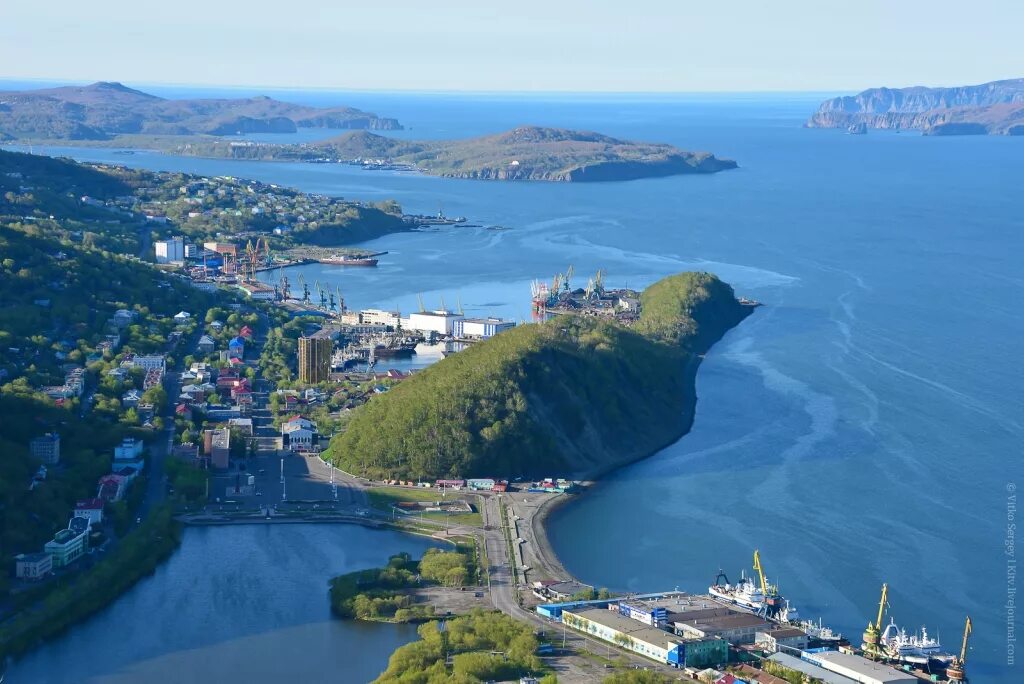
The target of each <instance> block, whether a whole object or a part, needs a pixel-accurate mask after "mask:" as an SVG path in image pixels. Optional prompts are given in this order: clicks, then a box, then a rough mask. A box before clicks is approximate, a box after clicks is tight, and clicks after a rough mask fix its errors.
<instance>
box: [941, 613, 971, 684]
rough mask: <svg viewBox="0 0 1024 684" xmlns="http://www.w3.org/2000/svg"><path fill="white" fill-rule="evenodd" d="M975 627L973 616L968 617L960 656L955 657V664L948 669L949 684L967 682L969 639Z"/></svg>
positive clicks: (952, 663)
mask: <svg viewBox="0 0 1024 684" xmlns="http://www.w3.org/2000/svg"><path fill="white" fill-rule="evenodd" d="M972 631H973V627H972V625H971V616H970V615H968V616H967V622H966V623H965V624H964V640H963V643H962V644H961V645H960V655H959V656H953V662H951V663H950V664H949V667H947V668H946V679H948V680H949V684H963V683H964V682H966V681H967V672H966V670H965V665H966V663H967V638H968V637H969V636H971V632H972Z"/></svg>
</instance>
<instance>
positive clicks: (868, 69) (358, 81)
mask: <svg viewBox="0 0 1024 684" xmlns="http://www.w3.org/2000/svg"><path fill="white" fill-rule="evenodd" d="M1021 26H1024V1H1022V0H990V1H986V0H975V1H974V2H971V3H967V2H963V0H957V1H956V2H953V1H950V0H931V1H929V2H922V1H919V0H886V1H884V2H883V1H880V0H861V1H859V2H853V3H851V2H843V3H838V2H828V1H823V0H815V1H813V2H807V1H805V0H777V1H776V2H770V1H769V0H701V1H694V0H615V1H608V0H515V1H514V2H493V1H490V2H489V1H488V0H472V1H471V0H383V1H379V2H378V1H374V0H361V1H359V2H351V1H350V0H274V1H273V2H270V1H268V0H246V1H244V2H240V1H238V0H174V2H159V3H158V2H148V1H147V0H90V1H88V2H82V0H0V79H12V80H26V79H39V80H45V81H77V82H82V81H97V80H107V81H122V82H125V83H130V84H133V85H141V84H188V85H215V86H231V85H237V86H265V87H281V88H331V89H363V90H415V91H516V92H522V91H559V92H718V91H724V92H744V91H752V92H762V91H846V90H849V91H859V90H862V89H864V88H867V87H872V86H880V85H888V86H893V87H898V86H908V85H961V84H969V83H981V82H985V81H990V80H996V79H1000V78H1014V77H1024V48H1022V47H1021V44H1020V27H1021Z"/></svg>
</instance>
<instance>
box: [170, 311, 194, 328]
mask: <svg viewBox="0 0 1024 684" xmlns="http://www.w3.org/2000/svg"><path fill="white" fill-rule="evenodd" d="M191 319H192V314H190V313H189V312H188V311H179V312H178V313H176V314H174V322H175V323H177V324H178V325H181V324H183V323H188V322H189V321H190V320H191Z"/></svg>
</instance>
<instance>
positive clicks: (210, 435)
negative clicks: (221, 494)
mask: <svg viewBox="0 0 1024 684" xmlns="http://www.w3.org/2000/svg"><path fill="white" fill-rule="evenodd" d="M203 452H204V453H205V454H206V455H208V456H209V457H210V465H211V466H213V467H214V468H217V469H219V470H227V468H228V465H229V463H230V458H231V430H229V429H228V428H220V429H217V430H206V431H204V432H203Z"/></svg>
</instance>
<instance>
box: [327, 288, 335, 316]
mask: <svg viewBox="0 0 1024 684" xmlns="http://www.w3.org/2000/svg"><path fill="white" fill-rule="evenodd" d="M327 302H328V304H327V310H328V311H334V293H333V292H331V291H330V290H328V291H327Z"/></svg>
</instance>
